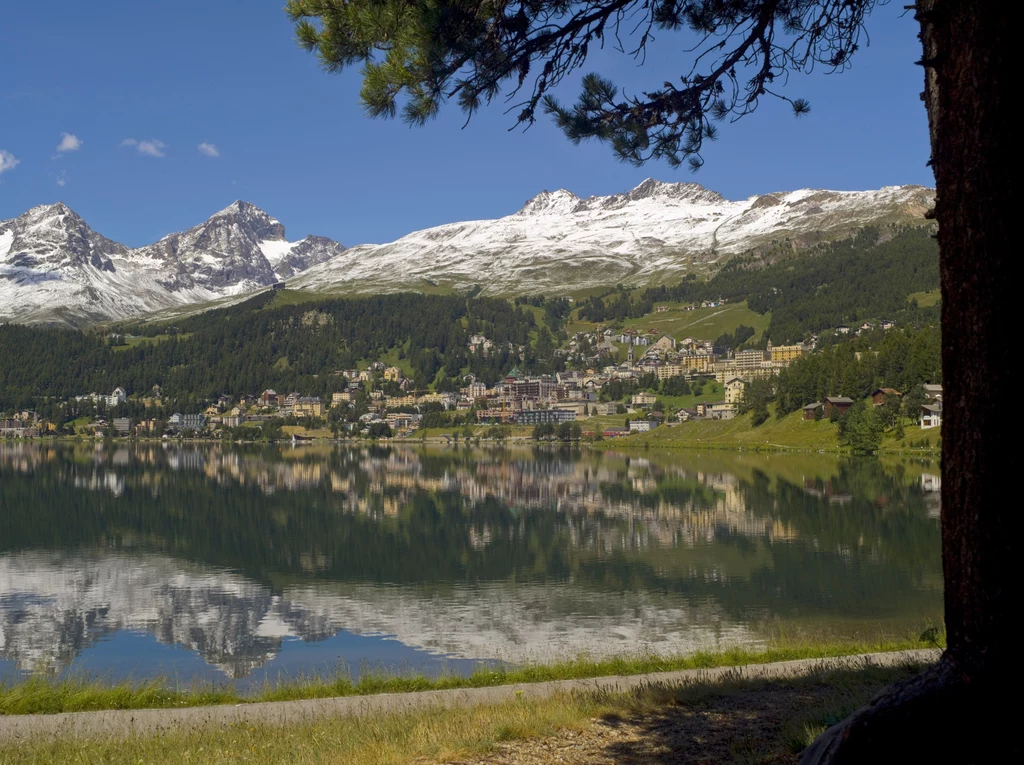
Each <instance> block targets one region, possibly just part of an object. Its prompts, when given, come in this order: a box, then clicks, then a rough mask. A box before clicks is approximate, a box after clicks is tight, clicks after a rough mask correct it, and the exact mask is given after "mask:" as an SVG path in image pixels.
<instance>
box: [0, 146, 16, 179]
mask: <svg viewBox="0 0 1024 765" xmlns="http://www.w3.org/2000/svg"><path fill="white" fill-rule="evenodd" d="M20 161H21V160H19V159H18V158H17V157H15V156H14V155H13V154H11V153H10V152H9V151H5V150H4V149H0V175H3V174H4V173H6V172H7V171H8V170H13V169H14V168H16V167H17V166H18V162H20Z"/></svg>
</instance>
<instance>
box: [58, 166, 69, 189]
mask: <svg viewBox="0 0 1024 765" xmlns="http://www.w3.org/2000/svg"><path fill="white" fill-rule="evenodd" d="M57 185H58V186H67V185H68V173H67V170H61V171H60V175H58V176H57Z"/></svg>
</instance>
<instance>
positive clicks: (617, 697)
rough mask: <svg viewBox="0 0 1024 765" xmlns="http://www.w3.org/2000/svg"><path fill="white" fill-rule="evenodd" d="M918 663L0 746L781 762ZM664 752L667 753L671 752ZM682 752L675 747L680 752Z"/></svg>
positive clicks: (324, 757) (91, 754)
mask: <svg viewBox="0 0 1024 765" xmlns="http://www.w3.org/2000/svg"><path fill="white" fill-rule="evenodd" d="M919 669H920V668H919V667H915V666H909V665H908V666H905V667H896V668H890V669H880V668H870V669H859V670H832V671H821V672H818V673H815V674H813V675H811V676H808V677H802V678H796V679H789V680H774V681H771V682H766V681H756V680H755V681H752V680H739V679H732V680H726V681H723V682H717V683H705V682H692V683H688V684H686V685H682V686H677V687H664V686H648V687H646V688H644V689H642V690H639V691H636V692H632V693H628V694H607V693H605V694H573V695H568V694H563V695H556V696H554V697H552V698H549V699H543V700H529V701H527V700H515V701H509V702H506V703H502V704H495V705H490V706H481V707H473V708H468V709H452V710H426V711H417V712H412V713H409V712H406V713H395V714H388V715H379V716H372V717H365V718H340V719H331V720H319V721H312V720H311V721H309V722H300V723H291V724H287V725H283V726H276V725H268V724H252V725H246V724H242V725H231V726H225V727H210V728H199V729H193V730H178V731H174V730H171V731H168V732H166V733H161V734H158V735H153V736H129V737H125V736H108V737H97V738H89V739H84V740H83V739H77V740H76V739H73V738H62V737H55V738H54V739H52V740H28V741H23V742H17V743H12V744H11V745H7V746H5V747H4V749H3V752H2V755H0V759H2V761H3V762H5V763H44V762H45V763H56V764H58V765H59V764H61V763H84V762H106V763H112V764H114V765H120V764H121V763H125V764H127V763H133V764H134V763H140V762H145V763H150V764H152V765H159V764H161V763H180V762H192V763H241V762H245V763H255V764H256V765H260V764H262V763H267V764H269V763H278V762H303V763H311V764H319V763H333V764H334V765H348V764H349V763H351V764H352V765H355V764H356V763H358V764H359V765H398V764H399V763H429V762H446V763H469V762H474V763H475V762H479V761H480V759H479V758H480V756H482V755H486V756H487V761H488V762H490V763H494V764H495V765H512V764H513V763H539V762H550V761H554V760H557V761H558V762H562V763H565V764H567V765H577V764H578V765H582V763H587V762H593V761H601V762H608V761H629V762H636V763H646V762H649V763H655V762H664V761H666V760H665V756H666V754H668V753H669V752H672V753H674V754H675V755H676V757H678V758H683V757H684V756H685V757H686V759H685V761H690V759H689V758H691V757H697V756H698V755H699V759H700V761H701V762H707V763H718V762H723V763H724V762H751V763H753V762H790V761H795V753H796V752H799V751H800V750H802V749H803V748H804V747H806V746H807V744H808V743H809V742H810V741H812V740H813V739H814V737H815V736H817V735H818V734H819V733H820V732H821V731H822V730H824V729H825V728H826V727H827V726H828V725H830V724H832V723H834V722H836V721H837V720H840V719H842V718H843V717H844V716H846V715H847V714H849V713H850V712H851V711H853V710H854V709H856V708H857V707H858V706H860V705H862V704H864V703H866V702H867V701H868V700H869V699H870V698H871V697H872V696H874V695H875V694H876V693H877V692H878V690H879V689H881V688H882V687H884V686H885V685H887V684H889V683H892V682H894V681H897V680H901V679H904V678H906V677H909V676H910V675H912V674H913V673H915V672H917V671H919ZM676 757H674V758H673V759H675V758H676ZM680 761H684V759H680Z"/></svg>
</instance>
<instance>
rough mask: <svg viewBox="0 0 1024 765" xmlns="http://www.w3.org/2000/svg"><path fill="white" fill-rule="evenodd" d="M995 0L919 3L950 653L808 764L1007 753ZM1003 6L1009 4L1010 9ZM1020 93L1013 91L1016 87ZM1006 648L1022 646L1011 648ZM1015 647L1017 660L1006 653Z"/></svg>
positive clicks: (1013, 466) (1010, 61)
mask: <svg viewBox="0 0 1024 765" xmlns="http://www.w3.org/2000/svg"><path fill="white" fill-rule="evenodd" d="M1015 8H1016V6H1015V4H1013V3H1009V2H1005V0H976V1H974V2H971V1H970V0H918V2H917V4H916V7H915V11H916V16H917V19H918V21H919V22H920V24H921V41H922V47H923V51H924V55H923V58H922V63H923V64H924V67H925V91H924V93H923V94H922V98H923V100H924V102H925V106H926V108H927V110H928V119H929V133H930V138H931V146H932V165H933V169H934V171H935V185H936V191H937V199H936V205H935V218H936V220H937V221H938V225H939V228H938V239H939V250H940V263H941V265H940V269H941V275H942V371H943V388H944V400H943V408H944V411H943V423H942V467H943V486H942V562H943V575H944V579H945V620H946V637H947V645H948V648H947V650H946V652H945V654H944V655H943V657H942V659H941V661H940V662H939V663H938V664H937V665H936V666H935V667H933V668H931V669H929V670H928V671H926V672H925V673H923V674H922V675H920V676H918V677H917V678H914V679H912V680H911V681H909V682H907V683H903V684H899V685H896V686H892V687H891V688H888V689H886V690H885V691H883V692H882V693H881V694H879V696H878V697H876V698H875V699H874V700H873V701H872V702H871V703H870V704H869V705H868V706H866V707H864V708H862V709H860V710H858V711H857V712H855V713H854V714H853V715H851V716H850V717H849V718H847V719H846V720H844V721H843V722H841V723H839V724H838V725H836V726H833V727H832V728H830V729H829V730H827V731H825V733H823V734H822V736H821V737H819V739H818V740H817V741H815V742H814V744H813V745H812V746H811V747H810V748H809V749H807V750H806V751H805V752H804V753H803V755H802V756H801V762H802V763H805V764H808V763H867V762H888V761H890V760H891V761H901V762H904V763H909V762H936V763H937V762H953V763H960V762H1002V761H1015V760H1014V752H1017V753H1019V752H1020V750H1021V743H1020V741H1021V740H1020V737H1019V736H1017V735H1016V732H1015V731H1014V730H1013V729H1012V728H1010V727H1009V725H1008V722H1009V721H1010V719H1011V717H1012V716H1013V715H1014V714H1015V712H1016V706H1017V704H1018V702H1017V700H1016V694H1017V693H1019V691H1020V690H1021V688H1020V685H1019V682H1018V681H1019V680H1020V679H1021V676H1022V673H1021V671H1020V669H1019V668H1018V666H1017V663H1018V662H1019V660H1020V656H1019V645H1018V642H1019V641H1018V639H1019V636H1020V632H1019V631H1018V630H1014V629H1013V628H1012V625H1015V624H1016V623H1017V620H1018V619H1019V615H1018V614H1017V613H1015V611H1016V610H1017V609H1018V608H1019V607H1020V606H1021V605H1022V599H1021V592H1022V587H1021V574H1020V571H1019V566H1018V562H1017V560H1016V559H1015V557H1014V550H1013V546H1014V545H1015V544H1017V543H1018V541H1019V540H1020V539H1021V527H1022V523H1021V518H1022V514H1021V511H1020V509H1019V507H1017V506H1016V502H1015V501H1014V500H1015V499H1016V497H1015V493H1016V492H1015V491H1014V489H1015V487H1014V485H1013V480H1014V478H1015V477H1016V476H1017V469H1018V467H1019V465H1020V458H1019V456H1018V455H1019V453H1020V445H1019V439H1018V438H1015V436H1016V435H1017V434H1018V433H1019V432H1020V430H1019V425H1018V423H1017V422H1016V418H1015V417H1013V416H1010V414H1009V412H1008V411H1007V409H1006V407H1007V402H1009V401H1013V400H1014V399H1015V395H1016V393H1017V391H1016V389H1015V387H1014V385H1013V383H1014V381H1015V378H1014V367H1013V365H1012V363H1011V352H1012V351H1013V350H1014V349H1015V348H1016V346H1017V343H1018V341H1017V339H1016V337H1015V335H1016V321H1015V318H1016V317H1012V316H1011V315H1010V305H1011V302H1010V301H1011V299H1012V298H1011V290H1015V289H1018V286H1019V282H1018V280H1017V279H1016V278H1015V276H1016V275H1017V274H1018V273H1019V268H1018V266H1017V264H1016V263H1015V258H1014V256H1013V254H1011V251H1010V247H1011V227H1013V226H1014V224H1015V223H1016V220H1015V213H1016V210H1015V204H1014V199H1015V196H1016V193H1015V191H1014V189H1015V185H1014V179H1013V176H1012V174H1011V164H1012V163H1011V158H1012V157H1013V156H1014V153H1015V151H1014V150H1015V149H1016V145H1015V144H1016V143H1017V142H1016V141H1015V140H1013V139H1014V138H1016V137H1017V134H1019V133H1020V130H1019V128H1017V127H1016V119H1015V114H1014V112H1015V110H1014V109H1013V105H1014V101H1016V98H1013V97H1012V96H1011V90H1010V88H1011V82H1012V79H1011V78H1012V77H1013V72H1014V71H1016V70H1015V63H1016V56H1015V55H1014V54H1015V53H1017V51H1011V45H1014V44H1015V45H1021V44H1022V43H1021V42H1019V41H1018V39H1017V38H1018V35H1017V34H1016V28H1015V27H1014V26H1013V23H1012V18H1011V9H1014V10H1015ZM1014 15H1015V14H1014ZM1013 95H1016V94H1013ZM1015 649H1018V650H1017V651H1015ZM1015 653H1016V654H1017V655H1015Z"/></svg>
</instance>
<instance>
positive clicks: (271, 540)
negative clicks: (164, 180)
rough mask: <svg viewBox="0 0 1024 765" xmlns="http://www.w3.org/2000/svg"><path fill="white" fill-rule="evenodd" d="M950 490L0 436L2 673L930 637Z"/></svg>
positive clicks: (629, 460) (792, 471)
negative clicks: (944, 495) (945, 496)
mask: <svg viewBox="0 0 1024 765" xmlns="http://www.w3.org/2000/svg"><path fill="white" fill-rule="evenodd" d="M940 486H941V480H940V477H939V471H938V467H937V465H936V464H935V463H932V462H928V461H921V460H917V461H899V460H891V461H890V460H877V459H854V458H844V457H838V456H832V455H810V454H800V455H786V454H780V455H771V454H759V453H752V452H734V453H729V452H710V453H697V452H693V451H690V452H682V453H655V452H643V453H638V454H617V453H613V452H604V453H602V452H596V451H587V450H576V451H557V450H548V449H537V450H531V449H527V448H523V449H515V448H508V449H502V450H499V449H494V450H485V449H468V448H464V449H447V450H442V449H429V448H419V447H377V446H372V447H365V448H346V447H336V446H331V445H323V446H319V445H313V446H298V447H293V446H291V445H282V446H270V447H251V448H250V447H233V446H220V445H215V444H201V445H190V444H185V445H180V444H176V443H143V444H131V445H127V444H95V445H94V444H87V445H70V444H68V445H60V444H57V445H52V444H33V443H3V442H0V678H4V677H6V678H8V679H10V678H11V677H12V676H16V675H19V674H22V673H29V672H44V673H48V674H51V675H57V674H60V673H64V672H69V671H85V672H88V673H92V674H97V675H102V676H104V677H108V678H111V679H120V678H124V677H133V678H147V677H156V676H164V677H175V678H179V679H183V680H191V679H194V678H199V679H202V680H208V681H216V682H222V681H225V680H232V681H234V682H236V684H238V685H239V686H240V687H245V686H247V685H249V684H252V683H258V684H262V683H264V682H268V681H269V682H275V681H277V680H278V679H279V678H283V677H294V676H297V675H302V674H307V675H308V674H312V673H323V672H327V671H330V670H332V669H334V668H336V667H338V666H345V667H347V668H348V669H349V671H351V672H352V673H353V674H354V675H357V674H358V673H359V672H361V671H364V670H365V669H366V668H374V669H386V670H389V671H415V672H424V673H427V674H436V673H438V672H441V671H448V672H453V671H454V672H468V671H471V670H472V669H473V668H474V667H475V666H477V665H478V664H479V663H481V662H488V661H490V662H493V661H506V662H513V663H519V662H528V661H544V660H551V659H556V658H567V657H575V656H578V655H580V654H583V653H585V654H587V655H589V656H591V657H598V656H607V655H618V654H637V653H650V652H656V653H664V654H678V653H685V652H689V651H694V650H697V649H701V648H720V647H726V646H730V645H744V646H750V647H757V646H762V645H765V644H766V643H767V642H769V641H771V640H773V639H777V638H779V637H783V638H793V639H799V638H801V637H827V638H830V639H837V640H842V639H855V638H856V639H865V640H870V639H875V638H877V637H880V636H891V635H897V636H901V637H903V636H906V635H908V634H914V635H916V634H918V633H919V632H920V631H921V630H922V629H924V628H925V627H927V626H928V625H930V624H936V625H937V624H941V620H942V569H941V561H940V529H939V518H938V516H939V494H940Z"/></svg>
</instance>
